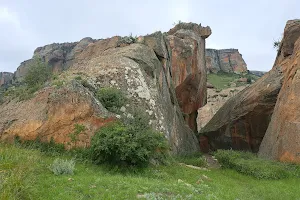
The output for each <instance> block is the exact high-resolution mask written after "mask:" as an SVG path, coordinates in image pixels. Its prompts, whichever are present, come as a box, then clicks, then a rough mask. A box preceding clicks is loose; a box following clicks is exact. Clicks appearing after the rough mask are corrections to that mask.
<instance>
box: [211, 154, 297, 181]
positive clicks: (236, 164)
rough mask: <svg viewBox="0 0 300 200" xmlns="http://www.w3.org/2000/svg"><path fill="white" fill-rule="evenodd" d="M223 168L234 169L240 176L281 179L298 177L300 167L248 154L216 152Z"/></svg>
mask: <svg viewBox="0 0 300 200" xmlns="http://www.w3.org/2000/svg"><path fill="white" fill-rule="evenodd" d="M215 156H216V158H217V159H218V161H219V163H220V164H221V165H222V167H224V168H230V169H234V170H236V171H238V172H240V173H242V174H246V175H250V176H253V177H255V178H258V179H282V178H286V177H289V176H293V177H295V176H296V177H300V167H299V166H296V165H292V164H287V163H280V162H275V161H271V160H264V159H260V158H258V157H257V156H256V155H255V154H252V153H249V152H239V151H232V150H218V151H217V152H216V153H215Z"/></svg>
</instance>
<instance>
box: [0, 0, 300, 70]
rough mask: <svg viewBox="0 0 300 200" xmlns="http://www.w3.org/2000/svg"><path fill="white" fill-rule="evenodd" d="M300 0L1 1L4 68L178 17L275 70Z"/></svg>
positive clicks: (210, 42) (162, 26)
mask: <svg viewBox="0 0 300 200" xmlns="http://www.w3.org/2000/svg"><path fill="white" fill-rule="evenodd" d="M299 8H300V0H247V1H241V0H226V1H223V0H210V1H208V0H150V1H149V0H148V1H141V0H126V1H125V0H105V1H104V0H51V1H50V0H48V1H47V0H0V71H10V72H13V71H15V70H16V68H17V67H18V66H19V64H20V63H21V62H22V61H24V60H26V59H29V58H31V57H32V54H33V51H34V50H35V49H36V47H39V46H43V45H46V44H50V43H53V42H73V41H78V40H80V39H81V38H83V37H92V38H95V39H99V38H107V37H112V36H114V35H121V36H125V35H129V34H130V33H132V34H133V35H145V34H148V33H152V32H155V31H158V30H161V31H168V30H169V29H170V28H171V27H172V24H173V23H174V22H177V21H178V20H181V21H184V22H190V21H191V22H195V23H201V24H202V25H203V26H207V25H208V26H210V27H211V29H212V32H213V33H212V35H211V36H210V37H209V38H208V39H207V40H206V44H207V48H217V49H223V48H237V49H239V51H240V53H241V54H242V55H243V58H244V59H245V61H246V63H247V65H248V69H252V70H261V71H268V70H269V69H271V67H272V65H273V62H274V59H275V56H276V50H275V49H273V42H274V40H278V39H279V38H280V37H281V35H282V33H283V29H284V26H285V23H286V21H287V20H289V19H295V18H300V10H299Z"/></svg>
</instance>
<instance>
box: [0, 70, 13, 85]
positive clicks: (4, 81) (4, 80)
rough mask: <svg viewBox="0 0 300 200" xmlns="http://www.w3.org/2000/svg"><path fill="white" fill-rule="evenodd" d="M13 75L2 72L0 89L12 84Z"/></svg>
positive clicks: (0, 73) (0, 74)
mask: <svg viewBox="0 0 300 200" xmlns="http://www.w3.org/2000/svg"><path fill="white" fill-rule="evenodd" d="M13 75H14V74H13V73H10V72H0V87H1V86H2V87H5V86H7V85H9V84H11V83H12V79H13Z"/></svg>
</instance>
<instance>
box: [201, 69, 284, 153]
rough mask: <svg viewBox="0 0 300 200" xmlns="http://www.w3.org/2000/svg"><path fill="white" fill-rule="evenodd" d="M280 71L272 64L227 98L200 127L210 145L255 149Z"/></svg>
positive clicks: (267, 118)
mask: <svg viewBox="0 0 300 200" xmlns="http://www.w3.org/2000/svg"><path fill="white" fill-rule="evenodd" d="M281 79H282V72H281V68H280V67H277V66H276V67H274V68H273V69H272V70H271V71H270V72H268V73H267V74H265V75H264V76H263V77H262V78H260V79H258V80H257V81H256V82H255V83H254V84H252V85H250V86H249V87H247V88H245V89H244V90H242V91H241V92H239V93H238V94H237V95H235V96H234V97H232V98H231V99H229V100H228V101H227V102H226V103H225V104H224V105H223V106H222V107H221V108H220V109H219V111H218V112H217V113H216V114H215V115H214V116H213V118H212V119H211V120H210V121H209V122H208V123H207V124H206V126H205V127H204V128H203V129H201V133H202V134H203V135H205V136H206V137H207V138H208V141H209V143H210V147H211V149H213V150H216V149H231V148H232V149H236V150H248V151H253V152H257V151H258V149H259V146H260V143H261V141H262V139H263V137H264V135H265V132H266V130H267V128H268V125H269V122H270V118H271V116H272V113H273V109H274V106H275V103H276V100H277V94H278V93H279V90H280V88H281Z"/></svg>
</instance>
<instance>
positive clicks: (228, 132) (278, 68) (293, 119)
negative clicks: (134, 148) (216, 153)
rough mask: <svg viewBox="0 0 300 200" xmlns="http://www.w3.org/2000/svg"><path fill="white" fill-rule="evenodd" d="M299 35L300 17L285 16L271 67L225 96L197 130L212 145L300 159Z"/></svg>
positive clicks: (293, 159)
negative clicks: (278, 46) (244, 87)
mask: <svg viewBox="0 0 300 200" xmlns="http://www.w3.org/2000/svg"><path fill="white" fill-rule="evenodd" d="M299 37H300V20H292V21H288V23H287V25H286V27H285V31H284V37H283V39H282V41H281V45H280V49H279V51H278V54H277V58H276V61H275V63H274V66H273V68H272V70H271V71H270V72H268V73H266V74H265V75H264V76H263V77H262V78H260V79H259V80H258V81H257V82H255V83H254V84H253V85H251V86H249V87H247V88H246V89H245V90H243V91H241V92H240V93H238V94H237V95H236V96H235V97H233V98H231V99H230V100H229V101H228V102H226V103H225V104H224V106H223V107H222V108H221V109H220V110H219V111H218V112H217V113H216V115H215V116H214V117H213V118H212V120H211V121H209V123H208V124H207V125H206V126H205V127H204V128H203V129H202V130H201V132H202V133H203V134H204V136H205V137H206V139H207V140H208V141H209V144H210V148H211V149H219V148H227V149H229V148H233V149H238V150H250V151H253V152H257V151H258V150H259V155H260V156H262V157H265V158H270V159H278V160H281V161H289V162H300V159H299V151H300V146H299V143H300V139H299V132H300V128H299V126H298V124H299V122H300V115H299V112H297V110H298V109H299V106H300V104H299V101H298V98H297V97H298V93H299V91H298V90H299V89H298V88H299V84H298V83H299V81H298V79H299V76H300V75H298V71H299V68H300V66H299V62H300V60H299V59H300V58H299V52H300V39H299ZM275 104H276V106H275ZM274 107H275V109H274ZM262 140H263V141H262ZM203 141H204V139H203V136H202V142H203ZM203 143H204V142H203ZM204 144H205V143H204Z"/></svg>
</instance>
